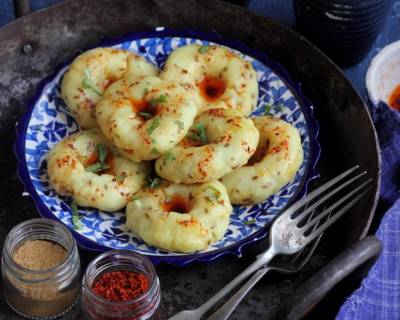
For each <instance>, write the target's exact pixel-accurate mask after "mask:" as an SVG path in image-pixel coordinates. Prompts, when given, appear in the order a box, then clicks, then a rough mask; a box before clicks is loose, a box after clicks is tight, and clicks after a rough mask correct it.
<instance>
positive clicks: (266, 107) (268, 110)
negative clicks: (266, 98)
mask: <svg viewBox="0 0 400 320" xmlns="http://www.w3.org/2000/svg"><path fill="white" fill-rule="evenodd" d="M264 112H265V114H270V112H271V105H270V104H266V105H265V106H264Z"/></svg>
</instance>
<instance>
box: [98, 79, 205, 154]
mask: <svg viewBox="0 0 400 320" xmlns="http://www.w3.org/2000/svg"><path fill="white" fill-rule="evenodd" d="M197 111H198V108H197V104H196V101H195V99H194V98H193V90H191V89H190V87H188V86H186V85H182V84H178V83H171V82H169V81H164V80H161V79H160V78H158V77H145V78H142V79H139V80H138V79H136V78H125V79H121V80H119V81H117V82H115V83H113V84H112V85H111V86H110V88H108V89H107V91H106V92H105V97H104V98H103V99H102V100H101V101H100V102H99V103H98V104H97V107H96V116H97V121H98V124H99V126H100V128H101V130H102V131H103V133H104V135H105V136H106V137H107V138H108V139H109V140H110V141H112V143H113V144H114V145H115V146H116V147H117V148H118V149H119V150H120V152H121V153H122V154H123V155H124V156H125V157H127V158H128V159H130V160H132V161H135V162H140V161H143V160H152V159H156V158H158V157H160V155H161V154H162V153H164V152H166V151H168V150H169V149H171V148H172V147H174V146H175V145H176V144H177V143H178V142H179V141H180V140H181V139H183V137H184V136H185V135H186V133H187V132H188V130H189V128H190V126H191V125H192V123H193V120H194V118H195V116H196V114H197Z"/></svg>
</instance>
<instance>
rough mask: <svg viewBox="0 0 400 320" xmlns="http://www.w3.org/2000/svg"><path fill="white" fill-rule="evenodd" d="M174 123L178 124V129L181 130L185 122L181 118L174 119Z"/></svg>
mask: <svg viewBox="0 0 400 320" xmlns="http://www.w3.org/2000/svg"><path fill="white" fill-rule="evenodd" d="M175 124H176V125H177V126H178V128H179V130H183V129H184V128H185V124H184V123H183V121H182V120H176V121H175Z"/></svg>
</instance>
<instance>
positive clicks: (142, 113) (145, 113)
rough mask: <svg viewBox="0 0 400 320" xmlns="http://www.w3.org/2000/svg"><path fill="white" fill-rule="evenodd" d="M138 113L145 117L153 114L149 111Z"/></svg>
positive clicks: (148, 117) (147, 117)
mask: <svg viewBox="0 0 400 320" xmlns="http://www.w3.org/2000/svg"><path fill="white" fill-rule="evenodd" d="M138 115H140V116H142V117H143V118H146V119H150V118H151V117H152V116H153V115H152V114H151V113H150V112H138Z"/></svg>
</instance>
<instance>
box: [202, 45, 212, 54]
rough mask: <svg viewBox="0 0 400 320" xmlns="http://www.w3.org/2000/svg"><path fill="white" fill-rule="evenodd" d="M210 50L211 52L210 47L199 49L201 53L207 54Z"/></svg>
mask: <svg viewBox="0 0 400 320" xmlns="http://www.w3.org/2000/svg"><path fill="white" fill-rule="evenodd" d="M208 50H210V46H201V47H200V48H199V52H200V53H206V52H207V51H208Z"/></svg>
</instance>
